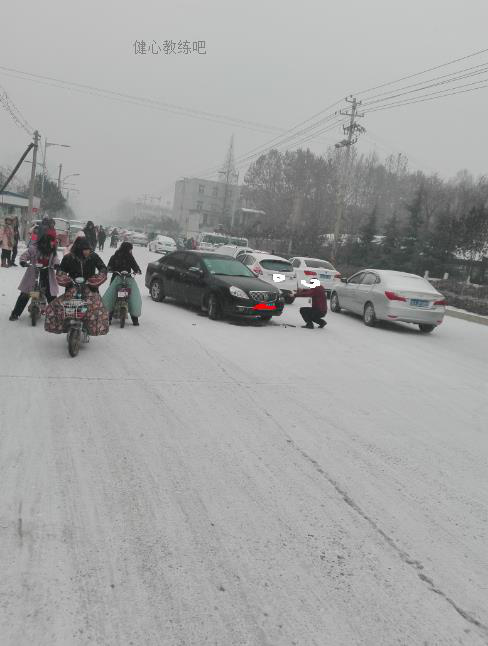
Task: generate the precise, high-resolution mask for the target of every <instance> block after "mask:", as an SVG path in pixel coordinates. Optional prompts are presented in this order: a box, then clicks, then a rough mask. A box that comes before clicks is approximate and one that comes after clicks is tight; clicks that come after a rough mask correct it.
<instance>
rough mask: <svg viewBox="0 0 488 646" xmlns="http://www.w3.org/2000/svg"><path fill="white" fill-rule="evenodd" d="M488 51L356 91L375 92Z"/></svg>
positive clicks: (484, 50)
mask: <svg viewBox="0 0 488 646" xmlns="http://www.w3.org/2000/svg"><path fill="white" fill-rule="evenodd" d="M486 52H488V48H486V49H479V50H478V51H476V52H472V53H471V54H467V55H466V56H461V57H460V58H453V59H452V60H450V61H447V62H446V63H441V64H440V65H435V66H434V67H428V68H427V69H425V70H422V71H421V72H415V73H414V74H408V75H407V76H402V77H401V78H399V79H396V80H394V81H388V82H387V83H382V84H381V85H375V86H374V87H370V88H367V89H365V90H361V91H360V92H355V94H356V95H359V94H366V93H367V92H373V91H374V90H380V89H381V88H384V87H388V86H389V85H395V84H396V83H401V82H402V81H407V80H408V79H412V78H415V77H416V76H421V75H422V74H427V72H433V71H434V70H440V69H442V68H443V67H447V66H448V65H454V63H459V62H461V61H465V60H467V59H468V58H473V57H474V56H479V55H480V54H485V53H486Z"/></svg>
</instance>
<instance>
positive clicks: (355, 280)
mask: <svg viewBox="0 0 488 646" xmlns="http://www.w3.org/2000/svg"><path fill="white" fill-rule="evenodd" d="M363 276H364V272H363V271H362V272H361V273H360V274H356V275H355V276H353V277H352V278H349V280H348V281H347V282H348V283H352V284H353V285H357V284H358V283H360V282H361V281H362V280H363Z"/></svg>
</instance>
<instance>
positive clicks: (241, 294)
mask: <svg viewBox="0 0 488 646" xmlns="http://www.w3.org/2000/svg"><path fill="white" fill-rule="evenodd" d="M229 292H230V293H231V294H232V296H235V297H236V298H247V299H248V300H249V296H248V295H247V294H246V292H245V291H244V290H242V289H241V288H240V287H235V286H234V285H232V287H229Z"/></svg>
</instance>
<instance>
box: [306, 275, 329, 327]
mask: <svg viewBox="0 0 488 646" xmlns="http://www.w3.org/2000/svg"><path fill="white" fill-rule="evenodd" d="M304 296H311V297H312V307H301V308H300V314H301V315H302V318H303V320H304V321H305V325H302V327H306V328H309V329H310V330H313V324H314V323H317V325H318V326H319V327H320V328H323V327H325V326H326V325H327V322H326V321H324V317H325V315H326V314H327V294H326V291H325V289H324V288H323V287H322V285H321V284H320V283H319V284H318V285H316V286H315V287H312V288H310V289H307V291H306V293H305V294H304Z"/></svg>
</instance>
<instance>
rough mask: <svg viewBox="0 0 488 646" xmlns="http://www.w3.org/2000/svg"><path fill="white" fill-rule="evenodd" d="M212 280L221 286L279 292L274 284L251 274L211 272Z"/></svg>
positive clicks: (247, 290)
mask: <svg viewBox="0 0 488 646" xmlns="http://www.w3.org/2000/svg"><path fill="white" fill-rule="evenodd" d="M211 277H212V281H213V282H215V283H216V284H218V285H221V286H222V287H231V286H232V285H234V286H235V287H240V289H243V290H244V291H245V292H249V291H251V290H253V291H261V292H276V293H279V291H280V290H279V289H278V288H277V287H275V286H274V285H270V284H269V283H266V282H264V280H259V278H254V277H253V276H221V275H218V274H211Z"/></svg>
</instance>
